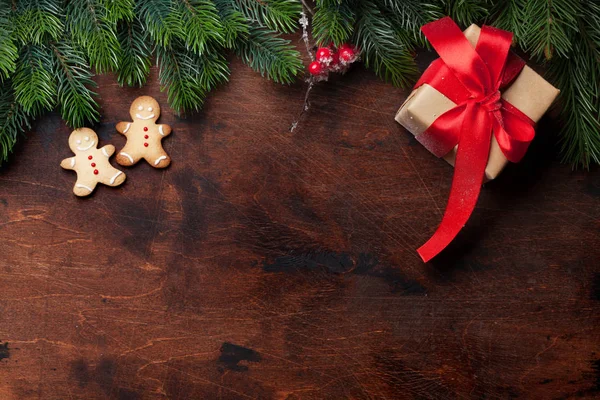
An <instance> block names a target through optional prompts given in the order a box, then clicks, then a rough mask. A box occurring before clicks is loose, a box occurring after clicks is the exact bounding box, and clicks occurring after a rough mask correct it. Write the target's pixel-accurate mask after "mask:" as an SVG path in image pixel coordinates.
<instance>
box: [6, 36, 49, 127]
mask: <svg viewBox="0 0 600 400" xmlns="http://www.w3.org/2000/svg"><path fill="white" fill-rule="evenodd" d="M21 53H22V54H21V57H20V58H19V61H18V64H17V70H16V72H15V75H14V76H13V81H12V84H13V88H14V93H15V99H16V100H17V102H18V103H19V105H20V106H21V107H22V108H23V110H24V111H25V112H26V113H27V114H29V115H31V116H33V117H35V116H38V115H40V114H41V113H42V112H44V111H46V110H51V109H52V108H54V104H55V101H56V83H55V81H54V76H53V70H52V66H53V59H52V54H51V53H50V52H49V50H48V49H47V48H46V47H45V46H44V47H42V46H38V45H29V46H27V47H24V48H23V50H22V52H21Z"/></svg>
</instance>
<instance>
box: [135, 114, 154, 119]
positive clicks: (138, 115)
mask: <svg viewBox="0 0 600 400" xmlns="http://www.w3.org/2000/svg"><path fill="white" fill-rule="evenodd" d="M135 116H136V117H138V118H139V119H150V118H154V114H150V115H148V116H147V117H142V116H141V115H140V114H135Z"/></svg>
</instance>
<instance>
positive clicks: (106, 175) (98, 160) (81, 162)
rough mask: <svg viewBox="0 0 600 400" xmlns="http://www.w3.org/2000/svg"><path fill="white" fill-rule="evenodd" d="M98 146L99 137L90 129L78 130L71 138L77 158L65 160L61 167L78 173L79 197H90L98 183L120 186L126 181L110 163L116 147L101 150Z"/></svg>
mask: <svg viewBox="0 0 600 400" xmlns="http://www.w3.org/2000/svg"><path fill="white" fill-rule="evenodd" d="M97 146H98V135H96V132H94V131H93V130H91V129H89V128H81V129H76V130H74V131H73V132H72V133H71V136H69V147H70V148H71V151H73V153H75V157H70V158H65V159H64V160H62V162H61V163H60V166H61V167H63V168H64V169H72V170H74V171H75V172H77V182H75V186H74V187H73V193H75V194H76V195H77V196H88V195H89V194H91V193H92V192H93V191H94V189H95V188H96V185H97V184H98V182H100V183H103V184H105V185H108V186H119V185H120V184H121V183H123V182H124V181H125V174H124V173H123V172H122V171H119V170H118V169H116V168H115V167H113V166H112V165H110V162H109V161H108V159H109V157H110V156H112V155H113V154H114V152H115V146H113V145H112V144H109V145H106V146H104V147H102V148H100V149H98V148H97Z"/></svg>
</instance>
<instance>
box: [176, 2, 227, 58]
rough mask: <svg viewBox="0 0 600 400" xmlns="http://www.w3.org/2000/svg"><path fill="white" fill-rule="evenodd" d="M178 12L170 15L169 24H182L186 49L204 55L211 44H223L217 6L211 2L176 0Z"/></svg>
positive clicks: (182, 37)
mask: <svg viewBox="0 0 600 400" xmlns="http://www.w3.org/2000/svg"><path fill="white" fill-rule="evenodd" d="M174 7H175V9H176V12H172V13H171V14H170V15H169V23H172V24H181V25H182V26H183V30H182V32H181V37H180V38H181V39H182V40H183V41H184V42H185V45H186V47H188V48H191V49H192V50H193V51H195V52H196V53H203V52H204V51H205V50H206V48H207V46H208V45H209V43H210V42H216V43H219V44H223V43H224V42H225V37H224V34H223V26H222V25H221V21H220V19H219V15H218V14H217V9H216V7H215V5H214V4H213V3H212V2H211V1H209V0H175V6H174Z"/></svg>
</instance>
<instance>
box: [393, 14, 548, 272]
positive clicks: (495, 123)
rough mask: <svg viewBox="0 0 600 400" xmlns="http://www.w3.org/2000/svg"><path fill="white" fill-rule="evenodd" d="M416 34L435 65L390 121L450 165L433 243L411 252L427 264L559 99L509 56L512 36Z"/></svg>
mask: <svg viewBox="0 0 600 400" xmlns="http://www.w3.org/2000/svg"><path fill="white" fill-rule="evenodd" d="M421 31H422V32H423V34H424V35H425V37H426V38H427V39H428V40H429V42H430V43H431V45H432V46H433V48H434V49H435V50H436V52H437V53H438V54H439V55H440V58H438V59H437V60H435V61H433V62H432V63H431V65H430V66H429V67H428V68H427V69H426V70H425V72H424V73H423V75H422V76H421V78H420V79H419V81H418V82H417V84H416V85H415V88H414V90H413V92H412V93H411V94H410V96H409V97H408V99H407V100H406V101H405V102H404V104H402V106H401V107H400V109H399V110H398V112H397V114H396V121H398V122H399V123H400V124H401V125H403V126H404V127H405V128H406V129H407V130H409V131H410V132H411V133H412V134H413V135H415V138H416V139H417V140H418V141H419V142H420V143H421V144H422V145H423V146H425V147H426V148H427V149H428V150H429V151H430V152H431V153H433V154H434V155H436V156H437V157H440V158H444V159H445V160H446V161H447V162H449V163H450V164H451V165H454V167H455V168H454V176H453V178H452V187H451V189H450V197H449V199H448V204H447V206H446V210H445V212H444V216H443V218H442V221H441V223H440V226H439V227H438V228H437V230H436V232H435V233H434V234H433V236H432V237H431V238H430V239H429V240H428V241H427V242H426V243H425V244H424V245H423V246H421V247H420V248H419V249H418V250H417V251H418V253H419V255H420V256H421V258H422V259H423V261H425V262H427V261H429V260H430V259H432V258H433V257H435V256H436V255H437V254H439V253H440V252H441V251H442V250H443V249H444V248H445V247H446V246H447V245H448V244H450V242H452V240H454V238H455V237H456V235H457V234H458V233H459V232H460V230H461V229H462V228H463V227H464V226H465V224H466V222H467V221H468V219H469V217H470V216H471V213H472V212H473V210H474V208H475V205H476V203H477V199H478V197H479V192H480V191H481V185H482V183H483V182H484V181H486V180H491V179H494V178H496V177H497V176H498V174H499V173H500V172H501V171H502V169H503V168H504V167H505V166H506V164H507V163H508V162H509V161H511V162H518V161H519V160H521V158H522V157H523V156H524V155H525V153H526V151H527V148H528V146H529V143H530V142H531V141H532V140H533V138H534V136H535V124H536V122H537V121H538V120H539V119H540V118H541V117H542V115H543V114H544V113H545V112H546V110H547V109H548V108H549V107H550V105H551V104H552V102H553V101H554V99H555V98H556V96H557V95H558V93H559V91H558V89H556V88H555V87H553V86H552V85H551V84H550V83H548V82H547V81H546V80H544V78H542V77H541V76H540V75H538V74H537V73H536V72H534V71H533V70H532V69H531V68H529V67H528V66H526V65H525V62H524V61H523V60H522V59H520V58H519V57H517V56H516V55H515V54H514V53H512V52H511V51H510V47H511V43H512V33H510V32H506V31H503V30H501V29H496V28H493V27H490V26H485V25H484V26H483V27H482V28H479V27H478V26H476V25H471V26H470V27H469V28H468V29H466V30H465V31H464V32H462V31H461V30H460V28H459V27H458V26H457V25H456V24H455V23H454V21H452V19H450V18H449V17H445V18H442V19H440V20H438V21H434V22H431V23H429V24H426V25H424V26H423V27H422V28H421Z"/></svg>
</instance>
